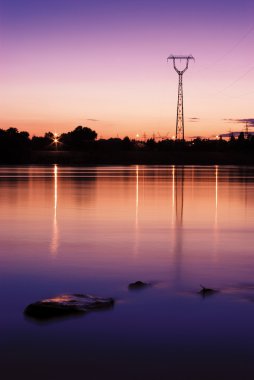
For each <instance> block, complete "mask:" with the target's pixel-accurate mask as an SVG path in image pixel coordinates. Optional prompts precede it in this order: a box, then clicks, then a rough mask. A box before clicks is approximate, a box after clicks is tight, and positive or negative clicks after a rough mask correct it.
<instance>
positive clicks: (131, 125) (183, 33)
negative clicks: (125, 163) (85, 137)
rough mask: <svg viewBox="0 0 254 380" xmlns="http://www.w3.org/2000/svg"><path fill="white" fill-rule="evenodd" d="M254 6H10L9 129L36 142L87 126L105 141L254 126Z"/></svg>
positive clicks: (15, 1)
mask: <svg viewBox="0 0 254 380" xmlns="http://www.w3.org/2000/svg"><path fill="white" fill-rule="evenodd" d="M253 16H254V2H253V0H237V1H236V0H231V1H229V0H214V1H206V0H202V1H201V0H192V1H189V0H181V1H179V2H176V1H171V0H0V53H1V59H0V80H1V93H0V106H1V115H0V128H4V129H6V128H9V127H11V126H12V127H16V128H18V129H19V130H27V131H28V132H29V133H30V134H31V135H33V134H37V135H39V134H44V133H45V132H47V131H49V130H50V131H53V132H58V133H61V132H65V131H68V130H71V129H73V128H74V127H76V126H77V125H83V126H88V127H90V128H92V129H95V130H96V131H97V133H98V135H99V136H103V137H105V138H107V137H110V136H113V137H115V136H117V135H119V136H120V137H124V136H125V135H129V136H130V137H134V136H135V135H136V134H140V135H142V134H143V133H144V132H145V133H146V135H147V136H149V135H152V134H153V133H155V134H156V133H157V132H159V133H160V135H161V136H166V135H168V136H170V137H171V136H173V135H174V134H175V119H176V103H177V85H178V77H177V74H176V72H175V71H174V70H173V67H172V63H167V60H166V59H167V57H168V56H169V55H170V54H172V53H173V54H192V55H193V56H194V57H195V58H196V61H195V62H192V61H191V62H190V65H189V70H188V71H187V72H186V73H185V74H184V111H185V135H186V137H191V136H196V135H199V136H203V137H212V136H214V135H217V134H220V133H225V132H227V131H229V130H232V131H239V130H242V128H243V127H244V123H243V122H241V120H242V119H250V122H249V125H250V126H251V125H253V127H254V106H253V104H254V103H253V98H254V87H253V84H254V49H253V46H254V18H253Z"/></svg>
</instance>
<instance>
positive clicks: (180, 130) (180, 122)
mask: <svg viewBox="0 0 254 380" xmlns="http://www.w3.org/2000/svg"><path fill="white" fill-rule="evenodd" d="M170 59H172V60H173V65H174V69H175V71H176V72H177V74H178V77H179V82H178V100H177V116H176V139H177V140H184V114H183V74H184V73H185V71H186V70H187V69H188V66H189V60H190V59H193V60H194V57H193V56H192V55H172V54H171V55H170V56H169V57H168V58H167V61H169V60H170ZM177 59H178V60H180V61H181V60H185V61H186V64H185V68H184V69H183V70H179V69H178V68H177V67H176V60H177Z"/></svg>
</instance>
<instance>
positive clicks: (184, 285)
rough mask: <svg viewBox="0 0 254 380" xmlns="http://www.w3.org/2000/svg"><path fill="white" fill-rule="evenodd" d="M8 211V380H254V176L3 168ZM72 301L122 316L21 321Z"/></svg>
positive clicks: (4, 256)
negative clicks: (29, 308)
mask: <svg viewBox="0 0 254 380" xmlns="http://www.w3.org/2000/svg"><path fill="white" fill-rule="evenodd" d="M0 206H1V213H0V222H1V224H0V226H1V228H0V241H1V246H0V300H1V312H0V333H1V335H0V378H1V379H4V380H5V379H7V380H12V379H28V380H30V379H38V380H40V379H57V380H58V379H89V380H90V379H91V380H93V379H134V380H135V379H148V380H150V379H162V380H164V379H174V380H178V379H180V380H185V379H195V380H197V379H206V380H210V379H219V380H220V379H223V380H224V379H230V380H231V379H243V380H244V379H253V378H254V233H253V230H254V168H252V167H248V168H247V167H236V166H232V167H221V166H210V167H199V166H193V167H177V166H175V167H174V166H169V167H167V166H163V167H156V166H150V167H146V166H130V167H94V168H74V167H57V166H52V167H1V168H0ZM136 280H143V281H148V282H151V283H152V284H153V286H151V287H150V288H147V289H144V290H142V291H138V292H130V291H128V284H129V283H130V282H133V281H136ZM200 284H203V285H204V286H207V287H214V288H217V289H219V290H220V291H219V292H218V293H217V294H214V295H212V296H210V297H205V298H204V297H202V296H201V295H199V294H198V293H197V292H198V291H199V286H200ZM73 292H74V293H77V292H78V293H90V294H95V295H99V296H106V297H107V296H111V297H114V298H115V299H116V304H115V306H114V308H113V309H112V310H108V311H104V312H96V313H90V314H87V315H85V316H82V317H70V318H66V319H58V320H53V321H51V322H44V323H39V322H36V321H34V320H31V319H27V318H26V317H25V316H24V315H23V309H24V308H25V306H26V305H27V304H29V303H31V302H34V301H37V300H39V299H41V298H48V297H51V296H54V295H57V294H62V293H73Z"/></svg>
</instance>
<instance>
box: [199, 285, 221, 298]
mask: <svg viewBox="0 0 254 380" xmlns="http://www.w3.org/2000/svg"><path fill="white" fill-rule="evenodd" d="M200 286H201V290H200V291H199V294H201V295H202V296H204V297H205V296H211V295H212V294H214V293H217V292H218V290H215V289H212V288H206V287H204V286H202V285H200Z"/></svg>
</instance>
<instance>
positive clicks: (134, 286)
mask: <svg viewBox="0 0 254 380" xmlns="http://www.w3.org/2000/svg"><path fill="white" fill-rule="evenodd" d="M150 285H151V284H149V283H147V282H142V281H136V282H132V283H131V284H129V286H128V288H129V289H130V290H136V289H143V288H146V287H148V286H150Z"/></svg>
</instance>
